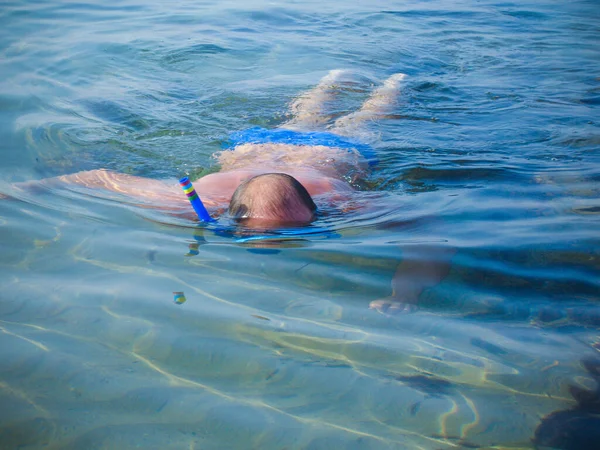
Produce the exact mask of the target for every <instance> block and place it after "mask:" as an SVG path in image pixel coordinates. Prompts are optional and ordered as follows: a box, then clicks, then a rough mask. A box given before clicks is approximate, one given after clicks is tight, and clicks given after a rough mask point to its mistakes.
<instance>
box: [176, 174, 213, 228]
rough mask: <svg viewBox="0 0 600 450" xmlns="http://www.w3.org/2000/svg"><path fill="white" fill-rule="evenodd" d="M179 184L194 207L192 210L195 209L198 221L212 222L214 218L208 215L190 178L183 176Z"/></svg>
mask: <svg viewBox="0 0 600 450" xmlns="http://www.w3.org/2000/svg"><path fill="white" fill-rule="evenodd" d="M179 184H180V185H181V189H183V192H184V193H185V195H186V196H187V198H188V200H189V201H190V203H191V204H192V208H194V211H196V214H198V218H199V219H200V221H201V222H214V221H215V219H213V218H212V217H210V214H209V213H208V211H207V210H206V208H205V207H204V203H202V200H201V199H200V196H199V195H198V193H197V192H196V189H194V186H193V185H192V182H191V181H190V179H189V178H188V177H183V178H182V179H181V180H179Z"/></svg>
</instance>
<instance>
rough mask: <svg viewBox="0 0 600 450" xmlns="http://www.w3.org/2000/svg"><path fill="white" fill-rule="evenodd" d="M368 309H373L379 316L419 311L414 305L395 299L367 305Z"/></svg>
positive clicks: (385, 299)
mask: <svg viewBox="0 0 600 450" xmlns="http://www.w3.org/2000/svg"><path fill="white" fill-rule="evenodd" d="M369 309H374V310H376V311H377V312H379V313H381V314H387V315H395V314H408V313H411V312H415V311H417V310H418V309H419V307H418V306H417V305H415V304H414V303H408V302H403V301H400V300H397V299H395V298H389V297H388V298H382V299H380V300H374V301H372V302H371V303H369Z"/></svg>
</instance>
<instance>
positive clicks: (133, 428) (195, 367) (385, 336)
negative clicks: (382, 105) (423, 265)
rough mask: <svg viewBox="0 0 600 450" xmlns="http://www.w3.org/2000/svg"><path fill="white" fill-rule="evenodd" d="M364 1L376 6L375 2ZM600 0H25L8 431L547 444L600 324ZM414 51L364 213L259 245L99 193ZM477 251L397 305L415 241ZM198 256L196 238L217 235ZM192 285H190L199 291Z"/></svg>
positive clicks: (13, 436)
mask: <svg viewBox="0 0 600 450" xmlns="http://www.w3.org/2000/svg"><path fill="white" fill-rule="evenodd" d="M362 3H364V2H362ZM599 15H600V9H599V7H598V4H597V2H595V1H592V0H590V1H584V0H578V1H574V2H568V3H565V2H562V1H554V0H544V1H524V2H519V3H514V2H500V1H493V0H482V1H478V2H475V1H466V0H462V1H458V2H457V1H452V2H450V1H444V0H431V1H409V2H391V1H383V0H375V1H370V2H368V4H367V3H364V4H358V3H356V4H355V3H352V2H342V1H330V2H317V1H312V0H310V1H306V0H303V1H285V2H266V1H250V2H242V1H235V0H230V1H223V2H202V1H193V2H192V1H188V2H186V1H184V2H178V4H177V5H172V4H170V3H165V2H153V1H145V2H138V1H135V0H124V1H122V2H117V3H116V4H114V5H112V4H111V5H108V4H107V5H101V4H99V3H96V2H86V1H82V2H68V1H56V0H55V1H48V2H34V1H19V2H16V1H15V2H4V3H3V6H2V9H1V10H0V56H1V57H0V70H1V73H2V77H1V79H0V152H1V157H2V164H1V166H0V192H1V193H3V194H5V195H8V196H11V197H12V198H9V199H4V200H0V245H1V248H2V251H1V252H0V265H1V272H0V283H1V287H2V290H1V291H0V292H1V294H0V331H1V333H0V352H1V354H0V361H1V362H0V405H1V406H0V441H1V442H2V443H3V444H2V446H3V448H27V449H29V448H31V449H37V448H50V449H81V448H86V449H95V448H98V449H100V448H103V449H104V448H106V449H115V448H118V449H129V448H156V449H168V448H173V449H181V448H202V449H213V448H214V449H221V448H260V449H283V448H288V449H291V448H298V449H300V448H302V449H308V448H310V449H320V448H349V449H350V448H352V449H370V448H373V449H382V448H390V449H404V448H411V449H412V448H415V449H451V448H486V447H492V446H496V447H495V448H498V447H503V446H504V447H511V448H514V447H516V448H531V447H532V442H531V439H532V437H533V435H534V431H535V429H536V427H537V426H538V425H539V423H540V420H541V418H542V417H544V416H546V415H547V414H549V413H551V412H552V411H555V410H560V409H567V408H571V407H572V406H573V405H574V401H573V399H572V398H571V395H570V394H569V386H571V385H576V386H580V387H585V388H593V387H594V382H593V380H592V378H590V376H589V375H588V374H587V373H586V371H585V370H584V368H583V367H582V365H581V361H582V360H583V359H586V358H587V359H589V358H597V357H598V349H599V348H600V336H599V333H598V330H599V328H600V308H599V304H598V301H599V295H598V293H599V291H600V290H599V288H600V283H599V281H598V280H599V279H600V278H599V277H598V272H599V268H600V254H599V253H600V251H599V249H600V240H599V238H598V236H599V235H598V229H599V227H598V224H599V216H598V214H599V213H600V189H599V187H598V186H600V185H599V183H598V182H599V181H600V158H599V156H598V154H599V153H598V147H599V144H600V129H599V122H598V117H599V113H598V110H599V108H600V107H599V105H600V79H599V78H598V77H599V76H600V48H599V47H598V45H597V37H598V35H599V34H600V26H599V25H598V24H599V23H600V22H599V21H598V17H599ZM337 68H344V69H351V70H354V71H356V73H357V74H358V75H357V76H358V77H359V79H360V80H361V82H360V83H358V84H357V85H356V87H355V88H354V89H349V90H346V91H344V93H343V95H342V96H341V97H340V99H339V103H338V104H337V105H336V108H337V109H336V110H335V114H336V115H342V114H345V113H348V112H351V111H353V110H354V109H356V108H357V107H358V106H359V105H360V103H361V102H362V101H363V100H364V99H365V98H366V97H367V96H368V93H369V91H370V89H372V87H374V86H376V85H377V84H378V83H379V82H380V81H381V80H383V79H385V78H386V77H388V76H390V75H392V74H394V73H397V72H402V73H406V74H407V75H409V77H408V78H407V81H406V85H405V87H404V89H403V91H402V93H401V95H400V101H399V103H398V105H397V107H396V108H395V111H394V114H392V115H391V116H390V117H389V118H388V120H386V121H383V122H380V123H375V124H373V125H372V127H371V129H370V138H371V139H372V143H373V146H374V148H375V150H376V152H377V154H378V157H379V160H380V162H379V164H378V166H377V167H376V168H375V169H374V170H373V173H372V174H371V175H370V177H369V179H368V180H366V182H365V183H364V186H362V190H361V191H360V192H359V193H358V194H357V196H358V198H360V199H362V200H366V201H372V202H373V204H375V205H378V204H379V203H378V202H382V204H385V205H390V204H392V205H395V206H394V207H393V208H389V207H386V208H385V209H381V211H379V212H372V211H371V212H368V213H359V212H356V213H353V214H347V215H339V214H337V215H336V214H333V215H330V216H329V217H327V218H323V219H322V223H319V224H317V225H327V226H330V227H332V228H334V229H335V230H336V232H337V233H338V234H339V235H340V237H339V238H335V239H317V238H315V239H309V240H306V241H304V242H301V243H296V244H294V245H291V244H290V245H287V246H279V247H275V248H270V249H269V250H271V251H267V252H265V251H262V252H260V251H259V252H257V251H255V250H256V249H255V248H251V247H248V246H247V245H240V244H238V243H236V242H234V240H233V239H231V238H228V237H223V236H217V235H214V234H213V233H210V232H206V233H204V232H202V230H201V229H198V228H197V227H196V226H195V224H194V223H191V222H186V221H184V220H181V219H176V218H172V217H169V216H166V215H165V214H162V213H160V212H157V211H151V210H148V209H145V208H140V207H139V206H136V205H132V204H131V203H128V202H126V201H125V199H124V198H120V197H117V196H114V195H108V194H106V193H101V192H93V191H89V190H85V189H72V190H65V189H62V190H61V189H49V190H45V191H41V192H35V193H23V192H19V191H16V190H15V189H14V187H13V184H14V183H18V182H23V181H28V180H39V179H42V178H46V177H50V176H57V175H62V174H68V173H74V172H77V171H80V170H87V169H95V168H108V169H112V170H116V171H119V172H123V173H131V174H135V175H140V176H146V177H151V178H157V179H173V182H174V183H176V181H177V177H179V176H181V175H183V174H189V175H190V176H192V177H193V176H198V175H200V174H202V173H206V172H207V171H210V170H214V169H212V167H213V166H214V163H215V161H214V159H213V158H212V157H211V155H212V154H213V153H214V152H215V151H218V150H220V149H221V146H222V145H223V142H224V140H225V138H226V137H227V135H228V134H229V133H230V132H233V131H237V130H243V129H245V128H248V127H250V126H263V127H267V128H269V127H275V126H277V125H279V124H281V123H283V122H284V121H285V120H286V119H288V118H289V116H288V109H287V106H288V104H289V103H290V101H292V100H293V99H294V97H295V96H296V95H298V94H299V93H300V92H302V91H304V90H306V89H309V88H310V87H312V86H313V85H314V84H315V83H317V82H318V80H319V79H320V78H321V77H322V76H324V75H325V74H326V73H327V72H328V71H329V70H331V69H337ZM431 247H434V248H438V249H452V250H453V251H455V254H454V256H453V257H452V259H451V267H450V272H449V274H448V276H447V277H446V278H445V279H444V281H442V282H441V283H440V284H438V285H436V286H434V287H432V288H429V289H427V290H426V291H425V292H424V293H423V294H422V296H421V299H420V300H421V302H420V304H421V308H420V309H419V311H417V312H414V313H412V314H409V315H400V316H387V315H383V314H378V313H377V312H375V311H372V310H369V309H368V305H369V302H371V301H373V300H376V299H379V298H383V297H386V296H388V295H390V294H391V287H390V280H391V278H392V276H393V274H394V271H395V270H396V267H397V266H398V264H399V263H400V262H401V261H403V260H404V261H406V260H410V259H411V258H414V259H415V260H419V259H421V260H422V259H425V260H427V258H432V259H435V256H431V254H430V253H423V252H422V250H421V249H423V248H431ZM196 253H197V254H196ZM174 291H176V292H177V291H183V292H184V293H185V296H186V298H187V302H186V303H184V304H183V305H177V304H175V303H173V292H174Z"/></svg>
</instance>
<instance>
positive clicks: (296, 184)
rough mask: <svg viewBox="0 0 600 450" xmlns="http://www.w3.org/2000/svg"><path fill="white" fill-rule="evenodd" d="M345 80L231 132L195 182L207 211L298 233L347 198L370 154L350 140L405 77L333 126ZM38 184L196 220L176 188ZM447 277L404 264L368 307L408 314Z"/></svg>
mask: <svg viewBox="0 0 600 450" xmlns="http://www.w3.org/2000/svg"><path fill="white" fill-rule="evenodd" d="M347 76H348V72H346V71H342V70H333V71H331V72H330V73H329V74H328V75H327V76H325V77H324V78H323V79H322V80H321V81H320V83H319V84H318V85H317V86H316V87H314V88H313V89H311V90H310V91H308V92H306V93H305V94H304V95H302V96H300V97H298V98H297V99H296V100H295V101H293V102H292V104H291V108H290V112H291V116H292V118H291V119H290V120H289V121H288V122H286V123H284V124H282V125H281V126H280V127H279V128H277V129H274V130H265V129H261V128H251V129H249V130H246V131H243V132H239V133H234V134H233V135H232V136H231V140H232V148H230V149H228V150H224V151H222V152H220V153H219V154H218V155H217V158H218V161H219V163H220V171H219V172H217V173H212V174H209V175H206V176H204V177H202V178H200V179H198V180H196V181H194V182H193V183H194V186H195V188H196V191H197V192H198V193H199V195H200V196H201V198H202V200H203V203H204V204H205V206H206V207H207V208H208V209H209V211H212V212H213V213H214V212H215V211H216V212H219V211H225V210H226V209H227V210H228V212H229V215H230V216H231V218H233V219H234V220H236V221H238V222H240V223H241V224H243V225H244V226H245V227H246V228H255V229H272V228H282V227H287V226H294V227H297V226H303V225H307V224H309V223H310V222H311V221H313V220H314V218H315V212H316V210H317V205H316V204H315V201H314V200H313V197H314V198H315V199H317V203H326V202H327V203H331V204H335V203H336V202H341V201H344V200H348V199H350V198H351V196H352V193H353V192H354V188H353V186H352V184H351V183H352V181H353V180H352V178H351V177H349V175H348V174H352V176H353V177H355V178H359V177H360V176H361V175H363V174H364V172H365V170H366V169H367V167H368V164H369V159H372V155H371V154H370V151H371V150H370V148H369V147H368V146H365V145H364V144H360V143H359V142H357V141H353V140H352V138H350V137H349V136H356V135H357V134H358V133H360V131H361V130H362V129H363V127H364V126H365V125H366V124H367V123H368V122H371V121H374V120H377V119H380V118H382V117H384V116H385V115H386V114H389V113H390V112H392V109H393V107H394V106H395V104H396V101H397V98H398V94H399V90H400V86H401V82H402V80H403V79H404V78H405V75H404V74H395V75H392V76H391V77H390V78H388V79H387V80H385V82H384V83H383V84H382V85H381V86H380V87H378V88H376V89H375V90H374V91H373V92H372V93H371V95H370V97H369V98H368V99H367V100H366V101H365V102H364V103H363V105H362V107H361V108H360V109H359V110H358V111H356V112H354V113H351V114H348V115H345V116H342V117H340V118H338V119H337V120H335V121H333V119H332V117H331V116H330V115H328V114H327V113H326V112H325V108H324V106H325V105H326V104H328V103H329V102H331V101H332V100H333V99H334V97H335V96H336V94H337V93H338V91H339V85H340V83H341V82H343V80H344V78H345V77H347ZM331 121H333V124H332V125H331V126H330V128H329V129H328V130H327V131H321V132H319V131H315V130H319V129H321V130H324V128H325V127H326V126H327V125H328V124H329V123H330V122H331ZM371 162H372V161H371ZM40 183H42V184H46V185H48V184H55V183H60V184H76V185H82V186H86V187H90V188H99V189H105V190H109V191H114V192H119V193H122V194H125V195H127V196H129V197H131V198H132V199H135V200H139V201H142V202H143V203H146V204H151V205H152V207H155V208H160V209H163V210H167V211H170V212H172V213H176V214H184V215H188V216H189V217H191V218H194V217H195V215H194V214H193V213H192V209H191V207H190V204H189V202H188V201H187V199H186V197H185V196H184V195H183V194H182V192H181V190H180V188H179V186H178V184H177V183H173V182H166V181H159V180H151V179H146V178H141V177H136V176H132V175H127V174H120V173H116V172H111V171H107V170H92V171H86V172H80V173H76V174H72V175H65V176H61V177H58V178H54V179H49V180H43V181H41V182H40ZM446 271H447V270H446V269H443V268H442V269H441V270H440V269H439V268H437V267H435V265H433V266H430V265H428V264H421V265H419V264H418V263H415V262H412V263H411V264H407V263H402V264H400V267H399V269H398V270H397V271H396V275H395V276H394V281H393V282H392V288H393V294H392V296H391V297H389V298H387V299H384V300H378V301H374V302H371V305H370V306H371V308H374V309H377V310H378V311H381V312H389V313H392V312H399V311H409V310H411V309H413V307H414V306H413V305H414V304H415V303H416V301H417V299H418V296H419V295H420V293H421V291H422V290H423V288H424V287H427V286H430V285H432V284H435V283H437V282H438V281H439V280H440V279H441V278H442V277H443V276H444V275H445V272H446ZM415 280H416V281H415Z"/></svg>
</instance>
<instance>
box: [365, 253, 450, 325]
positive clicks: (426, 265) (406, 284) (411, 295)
mask: <svg viewBox="0 0 600 450" xmlns="http://www.w3.org/2000/svg"><path fill="white" fill-rule="evenodd" d="M455 253H456V251H455V250H454V249H451V248H445V247H430V246H414V247H413V246H411V247H406V248H405V249H403V260H402V262H401V263H400V264H399V265H398V267H397V268H396V273H394V277H393V278H392V295H391V296H389V297H386V298H383V299H380V300H375V301H372V302H371V303H370V304H369V308H370V309H375V310H377V311H379V312H381V313H387V314H396V313H402V312H411V311H414V310H416V309H418V301H419V297H420V295H421V293H422V292H423V290H424V289H426V288H429V287H432V286H435V285H436V284H438V283H440V282H441V281H442V280H443V279H444V278H446V276H447V275H448V272H449V271H450V260H451V259H452V256H454V254H455Z"/></svg>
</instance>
